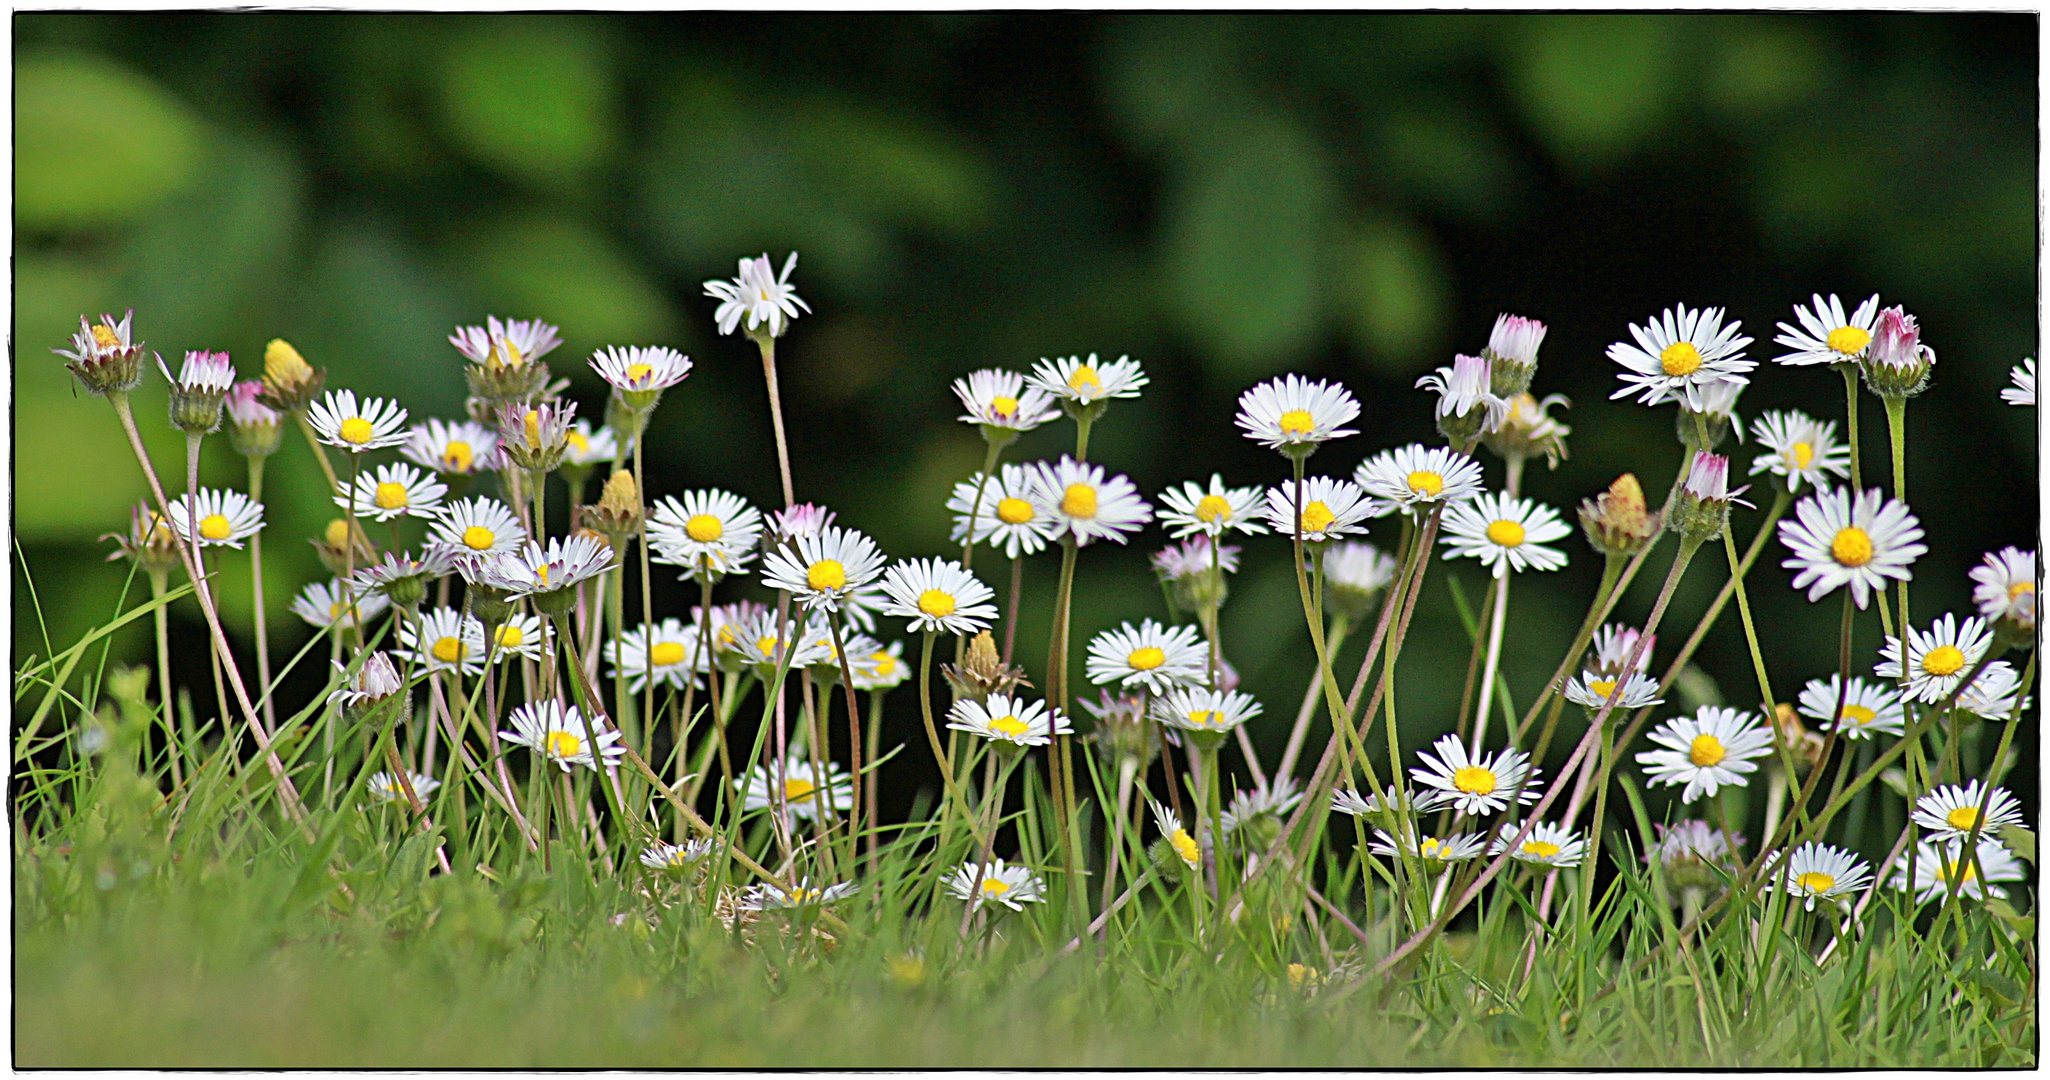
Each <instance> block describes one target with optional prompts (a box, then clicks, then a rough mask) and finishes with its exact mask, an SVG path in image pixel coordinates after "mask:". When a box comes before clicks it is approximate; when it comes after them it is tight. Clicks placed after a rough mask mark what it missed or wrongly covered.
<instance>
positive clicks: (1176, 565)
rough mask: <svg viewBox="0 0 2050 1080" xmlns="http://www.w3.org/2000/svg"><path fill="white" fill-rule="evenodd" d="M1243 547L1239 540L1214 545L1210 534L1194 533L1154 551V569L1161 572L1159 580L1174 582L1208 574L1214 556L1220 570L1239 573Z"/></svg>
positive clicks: (1157, 572)
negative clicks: (1240, 554) (1198, 534)
mask: <svg viewBox="0 0 2050 1080" xmlns="http://www.w3.org/2000/svg"><path fill="white" fill-rule="evenodd" d="M1241 550H1243V549H1241V548H1240V547H1239V546H1238V545H1237V544H1217V545H1212V544H1211V542H1210V540H1209V538H1208V537H1204V536H1193V537H1190V538H1189V539H1187V540H1184V541H1182V542H1181V543H1179V544H1173V545H1170V546H1168V547H1164V548H1161V549H1160V550H1159V551H1156V552H1154V553H1153V559H1152V562H1153V572H1154V573H1155V574H1158V575H1160V580H1162V581H1164V582H1167V583H1168V584H1170V585H1172V584H1174V583H1175V582H1177V581H1181V580H1183V579H1184V578H1188V577H1191V576H1192V575H1207V574H1209V573H1210V571H1211V569H1212V567H1211V565H1210V563H1211V560H1212V559H1215V560H1216V561H1217V565H1216V570H1217V571H1218V572H1219V573H1224V574H1236V573H1238V569H1239V552H1240V551H1241ZM1191 606H1192V607H1199V606H1200V605H1191Z"/></svg>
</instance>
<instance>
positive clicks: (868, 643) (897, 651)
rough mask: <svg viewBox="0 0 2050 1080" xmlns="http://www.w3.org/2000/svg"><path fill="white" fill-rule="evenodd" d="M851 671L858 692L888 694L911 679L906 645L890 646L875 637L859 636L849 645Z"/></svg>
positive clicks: (848, 662)
mask: <svg viewBox="0 0 2050 1080" xmlns="http://www.w3.org/2000/svg"><path fill="white" fill-rule="evenodd" d="M847 668H848V670H849V671H851V672H852V673H853V675H854V688H855V689H856V690H888V689H890V688H892V687H894V686H898V685H901V684H902V683H903V682H904V680H905V679H908V678H910V677H911V666H910V665H909V664H906V663H905V662H904V643H903V642H901V641H892V642H890V644H889V645H888V646H885V645H883V643H882V642H880V641H877V640H875V639H874V638H871V637H866V636H861V635H857V636H855V637H854V639H853V640H851V641H849V642H847Z"/></svg>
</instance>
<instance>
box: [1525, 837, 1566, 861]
mask: <svg viewBox="0 0 2050 1080" xmlns="http://www.w3.org/2000/svg"><path fill="white" fill-rule="evenodd" d="M1523 853H1524V854H1525V855H1535V856H1537V857H1538V858H1540V859H1549V858H1551V857H1552V856H1554V855H1557V854H1558V853H1559V845H1557V844H1554V843H1552V842H1551V841H1550V840H1525V841H1524V842H1523Z"/></svg>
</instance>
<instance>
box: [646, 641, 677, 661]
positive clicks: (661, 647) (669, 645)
mask: <svg viewBox="0 0 2050 1080" xmlns="http://www.w3.org/2000/svg"><path fill="white" fill-rule="evenodd" d="M648 662H649V663H651V664H653V665H655V666H656V667H675V666H676V665H678V664H681V663H683V643H682V642H680V641H658V642H656V643H655V647H654V648H652V649H649V650H648Z"/></svg>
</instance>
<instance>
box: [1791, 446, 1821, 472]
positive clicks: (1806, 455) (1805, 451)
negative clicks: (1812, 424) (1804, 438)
mask: <svg viewBox="0 0 2050 1080" xmlns="http://www.w3.org/2000/svg"><path fill="white" fill-rule="evenodd" d="M1814 460H1815V447H1814V446H1813V445H1811V444H1809V443H1804V442H1797V443H1795V444H1794V445H1792V446H1790V447H1787V465H1788V466H1789V467H1791V468H1793V469H1795V470H1801V469H1806V468H1807V467H1808V463H1809V462H1811V461H1814Z"/></svg>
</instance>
